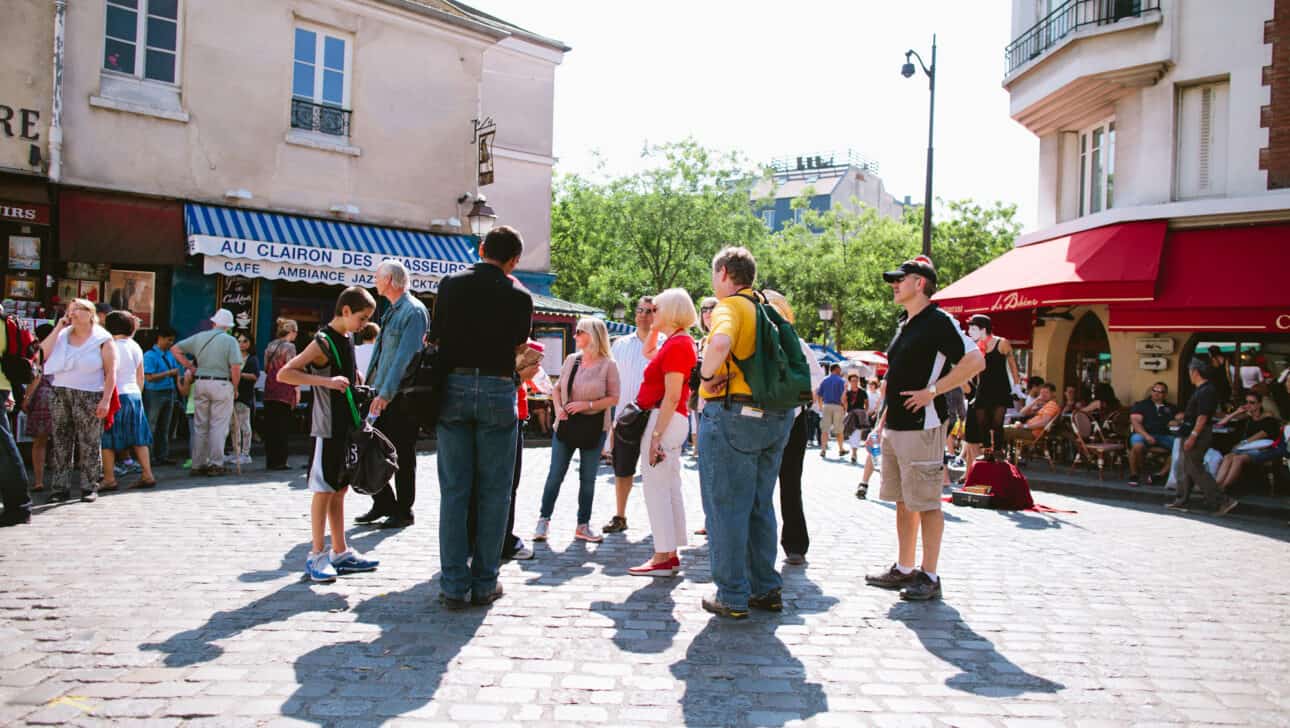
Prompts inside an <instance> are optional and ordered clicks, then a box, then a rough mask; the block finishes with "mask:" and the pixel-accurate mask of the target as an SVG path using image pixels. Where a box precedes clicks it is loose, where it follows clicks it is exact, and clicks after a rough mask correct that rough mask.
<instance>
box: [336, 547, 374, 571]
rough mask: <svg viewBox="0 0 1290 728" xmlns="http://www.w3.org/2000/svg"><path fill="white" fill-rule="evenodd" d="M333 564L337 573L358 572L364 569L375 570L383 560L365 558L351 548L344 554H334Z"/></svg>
mask: <svg viewBox="0 0 1290 728" xmlns="http://www.w3.org/2000/svg"><path fill="white" fill-rule="evenodd" d="M331 565H332V566H333V567H334V568H335V569H336V573H337V574H357V573H359V572H363V571H375V570H376V567H378V566H380V565H381V562H380V561H377V560H376V559H365V558H363V555H362V554H360V553H359V552H357V551H355V550H354V549H350V550H348V551H346V552H345V553H343V554H335V555H333V556H332V557H331Z"/></svg>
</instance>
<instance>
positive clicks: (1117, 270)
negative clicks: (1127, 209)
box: [932, 220, 1165, 318]
mask: <svg viewBox="0 0 1290 728" xmlns="http://www.w3.org/2000/svg"><path fill="white" fill-rule="evenodd" d="M1164 240H1165V222H1164V221H1163V220H1152V221H1146V222H1131V223H1124V224H1122V225H1108V226H1105V227H1100V228H1096V229H1094V230H1085V231H1082V232H1078V233H1073V234H1071V235H1065V236H1063V237H1060V238H1053V239H1052V240H1045V241H1043V242H1039V243H1032V244H1030V245H1023V246H1021V247H1018V248H1014V249H1012V250H1010V251H1008V252H1007V253H1004V254H1003V255H1001V256H999V257H998V258H995V259H994V260H992V261H990V262H989V263H986V264H985V265H983V266H981V267H980V268H978V269H976V270H974V271H972V272H971V273H969V274H967V275H966V276H964V277H963V278H961V279H959V280H957V281H955V282H954V283H953V284H951V285H949V286H947V287H945V288H944V289H943V290H941V291H939V292H937V293H936V295H935V296H933V297H932V299H933V300H934V301H936V302H937V303H938V304H940V306H941V308H943V309H945V310H946V311H948V312H950V313H952V314H955V315H956V316H959V317H960V318H966V317H967V316H970V315H971V314H974V313H986V314H989V313H991V312H995V311H1015V310H1019V309H1033V308H1038V307H1042V306H1077V305H1081V304H1089V303H1117V302H1135V301H1150V300H1151V299H1152V298H1153V297H1154V295H1155V287H1156V273H1157V271H1158V269H1159V267H1160V251H1161V248H1162V246H1163V245H1164Z"/></svg>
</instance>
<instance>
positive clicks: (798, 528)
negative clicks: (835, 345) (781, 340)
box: [762, 290, 824, 566]
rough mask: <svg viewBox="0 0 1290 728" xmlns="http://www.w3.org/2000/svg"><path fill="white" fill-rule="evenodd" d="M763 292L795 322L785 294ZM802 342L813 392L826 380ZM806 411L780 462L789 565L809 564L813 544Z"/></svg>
mask: <svg viewBox="0 0 1290 728" xmlns="http://www.w3.org/2000/svg"><path fill="white" fill-rule="evenodd" d="M762 293H764V294H766V300H767V301H768V302H770V305H772V306H774V307H775V310H776V311H779V315H780V316H783V317H784V320H786V321H788V322H789V323H790V324H791V323H793V321H794V319H795V317H794V316H793V307H792V306H790V305H789V303H788V299H787V298H785V297H784V294H782V293H780V292H778V291H770V290H767V291H762ZM801 345H802V353H803V354H805V355H806V363H807V364H808V365H810V367H811V391H812V392H814V391H817V390H818V389H819V386H820V382H821V381H823V379H824V371H823V370H822V369H820V362H819V359H818V358H817V357H816V356H815V352H814V351H812V350H811V347H809V346H807V345H806V342H805V341H802V342H801ZM806 410H807V408H806V407H799V408H798V412H797V419H795V420H793V429H791V430H789V432H788V442H787V443H786V444H785V445H784V458H783V459H782V460H781V461H780V463H779V512H780V518H781V519H782V521H783V523H782V525H781V529H780V538H779V544H780V546H783V547H784V563H785V564H788V565H789V566H800V565H802V564H804V563H806V550H807V549H808V548H809V547H810V545H811V538H810V535H809V534H808V533H807V531H806V513H805V512H804V511H803V509H802V465H803V462H804V460H805V458H806V440H807V434H808V433H807V424H806Z"/></svg>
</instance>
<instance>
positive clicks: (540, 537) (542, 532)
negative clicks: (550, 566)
mask: <svg viewBox="0 0 1290 728" xmlns="http://www.w3.org/2000/svg"><path fill="white" fill-rule="evenodd" d="M550 528H551V519H550V518H539V519H538V522H537V527H536V528H534V529H533V540H534V541H545V540H546V532H547V531H548V530H549V529H550Z"/></svg>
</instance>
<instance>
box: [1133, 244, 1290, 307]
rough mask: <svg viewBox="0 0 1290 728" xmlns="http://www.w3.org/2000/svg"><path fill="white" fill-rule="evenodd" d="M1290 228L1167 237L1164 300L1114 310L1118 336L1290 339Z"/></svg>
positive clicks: (1161, 297)
mask: <svg viewBox="0 0 1290 728" xmlns="http://www.w3.org/2000/svg"><path fill="white" fill-rule="evenodd" d="M1287 271H1290V225H1260V226H1257V227H1240V228H1210V229H1207V230H1178V231H1173V232H1170V233H1169V238H1168V242H1167V243H1166V245H1165V253H1164V256H1163V258H1162V260H1161V263H1160V277H1159V286H1158V289H1157V290H1158V294H1157V296H1156V298H1155V300H1154V301H1150V302H1147V303H1121V304H1115V305H1113V306H1111V317H1110V322H1109V328H1110V329H1111V330H1112V331H1270V332H1290V278H1287V275H1286V272H1287Z"/></svg>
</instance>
